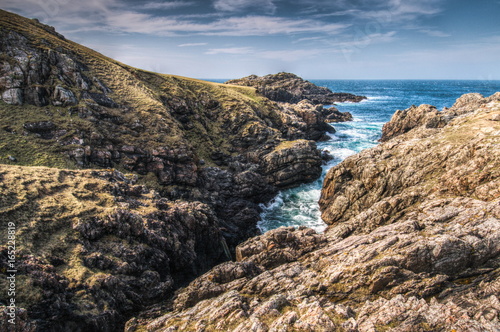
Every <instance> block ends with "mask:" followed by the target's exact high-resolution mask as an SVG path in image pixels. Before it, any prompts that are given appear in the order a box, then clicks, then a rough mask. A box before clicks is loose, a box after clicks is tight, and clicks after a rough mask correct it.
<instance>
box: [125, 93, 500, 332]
mask: <svg viewBox="0 0 500 332" xmlns="http://www.w3.org/2000/svg"><path fill="white" fill-rule="evenodd" d="M463 107H467V105H463V106H462V109H463ZM423 108H427V107H423ZM495 114H500V102H499V101H494V100H492V101H490V102H488V103H482V104H481V105H480V106H479V108H477V109H476V110H474V111H471V112H468V113H464V114H462V115H459V116H457V117H456V118H454V119H453V120H451V121H449V122H447V124H446V125H445V126H443V127H442V128H429V127H427V126H425V125H419V124H418V123H415V124H416V126H415V127H414V128H413V129H412V130H409V131H408V132H407V133H405V134H401V135H398V136H396V137H393V138H392V139H390V140H389V141H388V142H386V143H382V144H381V145H379V146H377V147H375V148H373V149H370V150H366V151H364V152H362V153H360V154H358V155H355V156H351V157H349V158H348V159H346V160H345V161H344V162H342V163H341V164H339V165H338V166H336V167H334V168H333V169H332V170H330V171H329V173H328V175H327V178H326V179H325V183H324V188H323V190H322V198H321V201H320V207H321V209H322V211H323V219H324V220H325V221H326V222H327V223H328V224H329V227H328V228H327V230H326V231H325V234H324V235H318V234H315V232H314V231H312V230H307V229H299V230H293V229H289V228H282V229H277V230H274V231H271V232H269V233H266V234H265V235H263V236H259V237H256V238H253V239H250V240H248V241H246V242H245V243H243V244H241V245H240V246H238V247H237V249H236V253H237V258H238V260H239V261H238V262H237V263H227V265H224V266H218V267H215V268H214V269H212V270H211V271H209V272H207V273H206V274H204V275H203V276H201V277H199V278H198V279H196V280H195V281H193V282H192V283H191V284H190V285H189V286H188V287H187V288H186V289H184V290H183V291H181V292H180V293H179V294H178V296H177V297H176V299H175V300H174V303H175V305H174V306H173V308H172V309H171V310H168V311H166V312H163V315H160V314H159V313H157V315H158V317H156V318H154V317H152V316H149V317H147V316H139V317H137V318H135V319H134V320H133V321H131V323H133V326H132V324H131V323H130V324H129V327H130V330H129V331H141V330H148V331H190V330H192V331H196V330H208V331H210V330H224V331H233V332H234V331H248V330H258V331H360V332H365V331H366V332H368V331H378V330H384V329H387V328H390V329H391V330H395V331H408V332H410V331H442V330H447V331H453V330H455V331H490V332H496V331H498V329H499V327H500V316H499V313H500V298H499V293H498V289H499V287H500V283H499V280H500V278H499V277H500V245H499V243H500V231H499V230H500V189H499V188H500V168H499V165H500V153H499V152H500V151H499V147H500V124H499V123H498V122H496V121H491V118H492V116H493V115H495ZM427 120H428V118H427V117H425V116H424V117H422V121H423V122H424V123H425V122H426V121H427ZM210 290H212V292H211V291H210ZM196 299H200V301H197V300H196Z"/></svg>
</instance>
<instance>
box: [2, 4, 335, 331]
mask: <svg viewBox="0 0 500 332" xmlns="http://www.w3.org/2000/svg"><path fill="white" fill-rule="evenodd" d="M0 52H1V53H0V54H1V55H0V96H1V101H0V118H1V119H2V121H1V124H0V126H1V128H0V158H1V163H2V164H3V165H2V166H1V170H0V179H1V183H0V185H1V195H0V220H1V223H2V227H4V229H7V226H6V225H8V223H9V222H13V223H15V225H16V232H17V235H16V236H17V237H16V243H18V246H17V248H16V264H17V269H18V275H17V280H18V283H17V285H18V288H17V294H19V295H18V297H17V302H16V304H17V306H18V308H19V312H18V316H17V317H18V319H19V320H20V321H19V324H24V326H25V329H26V330H30V329H33V330H40V331H65V330H71V331H116V330H119V329H121V328H122V327H123V324H124V322H125V320H126V319H128V318H129V317H131V316H132V315H134V314H137V312H139V311H141V310H144V309H145V308H147V307H148V306H150V305H154V304H157V303H159V302H165V301H167V300H168V299H169V297H170V296H172V294H173V292H174V291H175V290H176V289H177V288H179V287H180V286H182V285H184V284H186V283H187V282H189V281H190V280H192V279H193V278H194V277H196V276H198V275H199V274H201V273H203V272H205V271H206V270H208V269H209V268H210V267H212V266H214V265H215V264H216V263H220V262H223V261H226V260H230V259H231V258H233V257H234V255H235V246H236V245H237V244H238V243H240V242H242V241H244V240H246V239H247V238H249V237H250V236H253V235H256V234H258V231H257V229H256V222H257V220H258V219H259V212H260V209H259V206H258V204H259V203H261V202H265V201H267V200H269V199H270V198H271V197H272V196H274V194H275V193H276V192H277V191H278V190H279V189H281V188H288V187H292V186H296V185H298V184H300V183H303V182H307V181H310V180H312V179H315V178H317V177H318V176H319V175H320V173H321V167H320V166H321V164H322V157H321V154H320V152H319V151H318V150H317V148H316V145H315V142H314V141H313V140H316V139H322V138H324V137H325V133H326V132H327V131H329V130H332V128H331V127H330V126H328V125H327V124H325V120H328V119H327V118H328V117H329V116H330V113H329V112H325V111H324V110H323V109H322V108H319V107H317V106H315V105H312V104H310V103H307V102H304V103H302V104H299V105H291V104H290V105H287V106H282V105H278V104H277V103H275V102H273V101H271V100H269V99H267V98H266V97H264V96H262V95H260V94H259V93H258V92H257V91H256V89H255V88H252V87H243V86H234V85H225V84H216V83H210V82H204V81H199V80H195V79H189V78H184V77H178V76H172V75H163V74H157V73H152V72H147V71H143V70H139V69H136V68H132V67H130V66H127V65H125V64H122V63H119V62H117V61H114V60H112V59H110V58H107V57H105V56H104V55H102V54H99V53H97V52H95V51H93V50H90V49H88V48H85V47H83V46H81V45H78V44H76V43H74V42H71V41H69V40H67V39H65V38H64V37H63V36H61V35H60V34H58V33H57V32H55V31H54V29H53V28H52V27H49V26H46V25H44V24H41V23H40V22H38V21H37V20H29V19H26V18H22V17H20V16H17V15H14V14H12V13H9V12H5V11H0ZM33 166H43V167H44V168H37V167H33ZM8 251H9V250H8V247H7V246H6V245H4V243H3V242H2V243H1V247H0V252H1V254H2V257H3V258H5V257H7V256H8ZM1 264H2V266H1V268H2V271H6V268H7V266H6V265H5V264H6V260H5V259H2V263H1ZM5 280H6V279H5V278H2V280H1V282H2V287H3V286H5V284H4V283H5V282H6V281H5ZM5 296H6V295H5V294H2V295H1V298H0V301H1V303H2V304H6V303H7V301H8V299H7V298H6V297H5ZM4 317H5V316H4ZM21 321H22V322H21ZM0 324H4V325H1V326H2V328H3V327H5V326H6V325H5V324H7V323H6V321H5V320H3V321H1V322H0ZM19 326H21V325H19Z"/></svg>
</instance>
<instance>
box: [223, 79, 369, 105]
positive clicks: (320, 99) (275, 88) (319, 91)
mask: <svg viewBox="0 0 500 332" xmlns="http://www.w3.org/2000/svg"><path fill="white" fill-rule="evenodd" d="M226 84H232V85H242V86H251V87H254V88H256V89H257V91H259V93H261V94H262V95H263V96H266V97H267V98H269V99H271V100H274V101H278V102H284V103H298V102H300V101H301V100H304V99H306V100H309V101H310V102H311V103H313V104H315V105H318V104H322V105H332V104H335V103H338V102H346V101H349V102H359V101H361V100H363V99H366V97H364V96H356V95H353V94H350V93H338V92H337V93H334V92H332V91H331V90H330V89H328V88H325V87H320V86H317V85H315V84H312V83H311V82H309V81H305V80H303V79H301V78H300V77H298V76H297V75H294V74H291V73H278V74H271V75H266V76H262V77H259V76H256V75H250V76H247V77H244V78H240V79H236V80H230V81H227V82H226Z"/></svg>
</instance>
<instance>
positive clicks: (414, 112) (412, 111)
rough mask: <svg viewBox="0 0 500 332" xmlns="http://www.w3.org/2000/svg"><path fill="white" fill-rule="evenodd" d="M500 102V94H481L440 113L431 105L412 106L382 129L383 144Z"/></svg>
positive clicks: (437, 126) (395, 116)
mask: <svg viewBox="0 0 500 332" xmlns="http://www.w3.org/2000/svg"><path fill="white" fill-rule="evenodd" d="M498 100H500V93H496V94H494V95H493V96H490V97H488V98H484V97H483V96H482V95H480V94H479V93H469V94H466V95H463V96H462V97H460V98H459V99H457V101H456V102H455V104H454V105H453V106H452V107H451V108H445V109H444V110H443V111H439V110H438V109H436V108H435V107H434V106H431V105H420V106H418V107H417V106H412V107H410V108H408V109H406V110H404V111H400V110H398V111H396V113H394V115H393V116H392V118H391V121H389V122H387V123H386V124H385V125H384V127H383V128H382V137H381V138H380V141H381V142H385V141H388V140H390V139H391V138H393V137H396V136H398V135H401V134H404V133H406V132H408V131H410V130H412V129H413V128H416V127H420V126H424V127H426V128H442V127H444V126H445V125H446V124H448V123H449V122H450V121H451V120H453V119H454V118H456V117H457V116H459V115H462V114H466V113H468V112H472V111H474V110H477V109H478V108H480V107H481V106H483V105H485V104H487V103H489V102H492V101H498Z"/></svg>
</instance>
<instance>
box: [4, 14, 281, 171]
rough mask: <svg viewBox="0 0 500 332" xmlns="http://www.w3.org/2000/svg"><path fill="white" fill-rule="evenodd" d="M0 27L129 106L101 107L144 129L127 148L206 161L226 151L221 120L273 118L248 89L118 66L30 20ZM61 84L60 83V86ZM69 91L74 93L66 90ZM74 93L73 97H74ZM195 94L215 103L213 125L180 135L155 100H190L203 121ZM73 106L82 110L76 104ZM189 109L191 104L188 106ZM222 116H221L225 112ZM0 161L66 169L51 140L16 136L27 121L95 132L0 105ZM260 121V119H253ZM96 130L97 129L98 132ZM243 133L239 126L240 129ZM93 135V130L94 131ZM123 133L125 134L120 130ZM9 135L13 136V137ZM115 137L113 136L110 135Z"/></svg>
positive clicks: (58, 114)
mask: <svg viewBox="0 0 500 332" xmlns="http://www.w3.org/2000/svg"><path fill="white" fill-rule="evenodd" d="M0 29H8V30H14V31H17V32H19V33H21V34H22V35H24V36H25V37H26V38H28V40H29V44H30V45H32V46H34V47H36V48H39V49H42V50H43V49H45V50H50V49H52V50H54V49H56V50H57V49H64V50H65V52H70V53H71V54H74V56H75V57H76V58H77V59H79V60H80V61H81V62H82V63H84V64H85V65H86V66H87V67H88V72H85V74H86V76H87V77H89V78H91V77H97V78H98V79H99V80H101V81H102V82H103V83H104V84H105V85H106V86H107V87H109V88H110V89H111V90H112V92H111V93H110V94H109V97H111V98H112V99H113V100H115V101H116V102H118V103H119V104H121V105H125V106H127V107H130V108H132V110H133V111H132V112H128V111H123V110H119V109H107V112H108V113H110V115H116V116H119V117H121V118H122V119H123V122H124V123H125V124H131V123H134V122H139V123H141V124H142V125H143V126H144V127H145V128H147V135H140V137H135V136H134V135H130V134H127V133H123V134H121V135H120V137H119V142H121V143H123V144H124V143H125V142H126V143H127V144H129V145H136V144H137V145H143V146H144V145H146V144H147V146H148V147H149V148H154V147H155V145H156V146H165V145H167V146H176V145H180V146H186V145H187V146H190V147H191V148H192V149H194V150H195V151H196V152H198V155H199V157H200V158H204V159H207V160H208V161H209V153H207V152H208V151H213V150H222V152H224V153H228V154H230V151H228V148H229V146H228V144H227V140H224V139H222V140H221V138H223V137H224V136H226V138H230V137H227V136H228V135H227V133H226V132H225V131H224V130H223V129H222V128H221V125H222V123H223V122H222V120H221V119H227V118H231V117H233V118H234V117H235V116H236V113H239V115H243V114H246V115H248V117H251V118H256V117H261V116H267V117H269V118H271V119H278V116H277V115H276V114H275V113H274V112H275V110H274V108H273V107H272V106H271V105H270V103H269V101H268V100H267V99H265V98H262V97H260V96H258V95H257V93H256V91H255V89H254V88H249V87H241V86H230V85H223V84H218V83H212V82H205V81H201V80H197V79H191V78H186V77H181V76H174V75H165V74H157V73H153V72H148V71H144V70H140V69H137V68H133V67H130V66H127V65H124V64H122V63H120V62H118V61H115V60H113V59H111V58H108V57H106V56H104V55H102V54H100V53H98V52H96V51H93V50H91V49H89V48H87V47H84V46H82V45H79V44H77V43H74V42H72V41H69V40H66V39H62V38H60V36H58V35H57V34H55V33H54V32H53V31H51V30H50V28H49V27H47V26H45V25H43V24H40V23H38V22H37V21H35V20H30V19H26V18H23V17H21V16H18V15H15V14H12V13H9V12H5V11H0ZM61 85H63V86H64V84H61ZM72 90H73V91H74V92H77V91H75V89H72ZM76 94H77V95H78V93H76ZM199 96H207V98H209V99H213V100H216V101H217V102H218V103H219V105H220V107H219V108H218V109H217V110H216V112H217V114H216V119H215V120H213V121H196V123H195V124H194V128H191V129H190V130H189V131H186V130H184V129H183V128H182V126H181V125H180V124H179V123H178V121H176V120H175V119H174V118H173V116H172V115H171V113H170V112H169V110H168V109H167V108H166V107H165V105H164V104H163V103H162V101H161V99H160V97H164V98H165V97H166V98H167V99H176V100H193V101H194V104H195V106H194V109H193V111H194V112H195V113H196V114H195V115H194V117H195V118H200V117H201V118H202V119H204V118H206V117H207V115H209V114H206V110H204V109H203V106H201V105H198V107H196V101H197V100H198V99H199ZM79 106H85V104H84V103H83V102H82V101H81V102H80V105H79ZM190 106H191V107H192V106H193V105H190ZM225 113H227V114H225ZM0 118H2V120H3V121H2V127H3V128H0V159H1V161H0V162H3V163H9V161H8V160H7V156H9V155H13V156H15V157H16V158H17V159H19V162H18V163H17V164H18V165H45V166H53V167H59V168H68V167H69V168H72V167H74V166H73V165H71V163H68V162H67V161H66V160H65V159H64V158H63V157H61V155H60V152H63V151H65V150H69V149H71V148H72V147H71V146H70V147H57V146H55V145H57V144H54V142H52V141H50V140H49V141H47V140H41V139H36V137H35V138H33V139H32V137H29V139H26V138H24V137H22V135H21V134H22V132H23V128H22V125H23V124H24V123H25V122H28V121H43V120H51V121H53V122H54V123H55V124H56V125H57V126H58V128H64V129H66V130H67V131H68V133H67V136H68V137H69V136H71V135H73V136H75V130H77V129H80V128H83V129H87V131H91V130H93V129H94V130H96V128H93V127H94V126H95V125H94V124H92V123H89V122H88V121H87V120H86V119H79V118H78V117H77V116H75V115H73V116H71V115H69V114H68V112H67V111H66V109H65V108H63V107H53V106H49V107H44V108H43V109H41V108H38V107H34V106H27V105H23V106H14V105H7V104H5V103H2V102H0ZM259 122H261V121H259ZM98 129H99V128H98ZM101 130H102V131H104V132H99V133H100V134H103V135H104V136H107V135H108V134H109V133H107V132H106V130H105V129H102V128H101ZM242 130H244V128H243V129H242ZM97 131H99V130H97ZM124 132H126V130H125V131H124ZM13 133H15V134H13ZM115 136H116V135H115Z"/></svg>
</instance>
